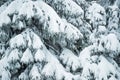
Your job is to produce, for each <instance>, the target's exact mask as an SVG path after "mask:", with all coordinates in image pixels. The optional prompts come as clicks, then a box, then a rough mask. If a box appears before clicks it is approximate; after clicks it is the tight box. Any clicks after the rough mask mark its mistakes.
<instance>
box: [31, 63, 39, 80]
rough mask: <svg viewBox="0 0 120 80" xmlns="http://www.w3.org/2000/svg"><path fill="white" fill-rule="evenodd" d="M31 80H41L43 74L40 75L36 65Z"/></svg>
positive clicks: (32, 70)
mask: <svg viewBox="0 0 120 80" xmlns="http://www.w3.org/2000/svg"><path fill="white" fill-rule="evenodd" d="M29 76H30V79H31V80H41V74H40V73H39V70H38V67H37V66H36V65H35V64H34V65H33V67H32V69H31V71H30V73H29Z"/></svg>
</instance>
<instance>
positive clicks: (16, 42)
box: [9, 34, 26, 48]
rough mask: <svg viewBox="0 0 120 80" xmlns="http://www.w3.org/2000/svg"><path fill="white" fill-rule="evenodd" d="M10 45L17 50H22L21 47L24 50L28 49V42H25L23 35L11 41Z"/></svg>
mask: <svg viewBox="0 0 120 80" xmlns="http://www.w3.org/2000/svg"><path fill="white" fill-rule="evenodd" d="M9 45H10V47H11V48H16V47H17V48H20V47H22V48H24V47H26V42H25V40H24V37H23V35H22V34H19V35H17V36H15V37H13V38H11V39H10V41H9Z"/></svg>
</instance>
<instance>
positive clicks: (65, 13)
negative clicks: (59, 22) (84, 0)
mask: <svg viewBox="0 0 120 80" xmlns="http://www.w3.org/2000/svg"><path fill="white" fill-rule="evenodd" d="M43 1H45V2H46V3H47V4H49V5H50V6H52V7H53V8H54V9H55V10H56V11H57V13H58V14H59V15H60V16H61V17H63V18H64V17H65V18H66V19H67V21H68V22H70V23H72V24H74V25H76V26H80V24H81V23H78V22H80V21H81V18H83V17H84V11H83V10H82V8H81V7H80V6H78V5H77V4H76V3H75V2H74V1H72V0H52V1H50V0H43ZM73 16H74V17H73ZM71 19H72V21H71Z"/></svg>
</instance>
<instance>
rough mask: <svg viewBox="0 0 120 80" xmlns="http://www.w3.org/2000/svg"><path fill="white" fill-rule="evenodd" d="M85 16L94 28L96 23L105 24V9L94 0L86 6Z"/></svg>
mask: <svg viewBox="0 0 120 80" xmlns="http://www.w3.org/2000/svg"><path fill="white" fill-rule="evenodd" d="M85 17H86V19H88V20H90V23H92V24H93V27H94V28H95V27H96V26H97V25H105V24H106V23H105V22H106V13H105V9H104V8H103V7H102V6H100V5H99V4H97V3H96V2H93V3H92V5H91V6H90V7H89V8H88V10H87V12H86V15H85Z"/></svg>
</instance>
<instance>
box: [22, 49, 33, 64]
mask: <svg viewBox="0 0 120 80" xmlns="http://www.w3.org/2000/svg"><path fill="white" fill-rule="evenodd" d="M33 61H34V58H33V54H32V52H31V50H30V49H29V48H27V49H26V50H25V52H24V53H23V56H22V58H21V60H20V62H22V63H23V64H29V63H31V62H33Z"/></svg>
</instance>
